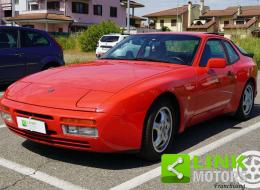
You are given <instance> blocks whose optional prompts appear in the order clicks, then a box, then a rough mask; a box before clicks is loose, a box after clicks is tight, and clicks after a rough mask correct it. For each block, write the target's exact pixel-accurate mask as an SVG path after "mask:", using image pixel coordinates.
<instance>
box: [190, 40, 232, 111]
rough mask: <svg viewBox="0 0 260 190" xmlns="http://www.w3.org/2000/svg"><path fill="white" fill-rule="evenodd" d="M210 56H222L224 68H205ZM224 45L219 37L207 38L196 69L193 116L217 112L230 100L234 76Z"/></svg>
mask: <svg viewBox="0 0 260 190" xmlns="http://www.w3.org/2000/svg"><path fill="white" fill-rule="evenodd" d="M210 58H224V59H226V61H227V65H226V67H225V68H214V69H213V68H210V69H209V68H207V63H208V61H209V59H210ZM229 63H230V62H229V58H228V54H227V52H226V47H225V46H224V44H223V42H222V40H221V39H209V40H208V41H207V42H206V44H205V47H204V52H203V54H202V57H201V60H200V65H199V68H198V70H197V88H198V93H197V104H196V105H197V106H196V112H195V116H201V115H208V114H209V113H218V112H220V111H222V110H223V109H224V108H226V107H227V106H228V105H229V104H230V103H231V100H232V95H233V93H234V89H235V76H234V74H233V68H232V64H229Z"/></svg>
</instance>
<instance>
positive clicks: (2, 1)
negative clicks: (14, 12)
mask: <svg viewBox="0 0 260 190" xmlns="http://www.w3.org/2000/svg"><path fill="white" fill-rule="evenodd" d="M4 4H12V0H0V5H4Z"/></svg>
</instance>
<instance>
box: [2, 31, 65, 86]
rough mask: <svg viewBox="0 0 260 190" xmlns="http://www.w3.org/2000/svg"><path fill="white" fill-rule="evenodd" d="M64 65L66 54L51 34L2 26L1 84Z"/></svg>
mask: <svg viewBox="0 0 260 190" xmlns="http://www.w3.org/2000/svg"><path fill="white" fill-rule="evenodd" d="M62 65H64V59H63V50H62V48H61V46H60V45H59V44H58V43H57V42H56V41H55V40H54V39H53V38H52V37H50V36H49V34H48V33H47V32H44V31H40V30H35V29H30V28H22V27H11V26H0V84H10V83H11V82H14V81H16V80H18V79H20V78H22V77H24V76H26V75H29V74H33V73H36V72H39V71H43V70H46V69H49V68H52V67H58V66H62Z"/></svg>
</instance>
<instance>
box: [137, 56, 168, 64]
mask: <svg viewBox="0 0 260 190" xmlns="http://www.w3.org/2000/svg"><path fill="white" fill-rule="evenodd" d="M133 60H135V61H151V62H160V63H172V62H169V61H164V60H158V59H150V58H141V57H139V58H135V59H133Z"/></svg>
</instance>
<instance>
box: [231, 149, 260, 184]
mask: <svg viewBox="0 0 260 190" xmlns="http://www.w3.org/2000/svg"><path fill="white" fill-rule="evenodd" d="M240 156H242V157H244V160H243V164H244V166H245V168H241V167H236V168H234V169H233V172H234V175H235V176H236V180H237V181H238V182H239V183H240V184H242V185H245V187H246V188H260V152H258V151H248V152H244V153H242V154H241V155H240Z"/></svg>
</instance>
